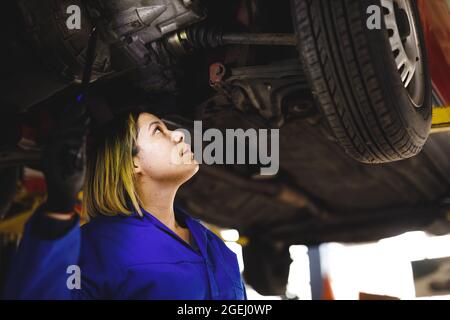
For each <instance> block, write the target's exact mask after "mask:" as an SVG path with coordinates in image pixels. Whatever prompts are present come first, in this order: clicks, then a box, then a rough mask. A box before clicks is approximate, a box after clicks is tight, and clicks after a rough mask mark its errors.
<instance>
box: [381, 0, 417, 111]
mask: <svg viewBox="0 0 450 320" xmlns="http://www.w3.org/2000/svg"><path fill="white" fill-rule="evenodd" d="M381 5H382V7H383V13H384V21H385V24H386V28H387V30H388V36H389V43H390V45H391V50H392V53H393V55H394V59H395V63H396V65H397V70H398V73H399V75H400V79H401V81H402V83H403V85H404V87H405V89H406V90H407V92H408V95H409V98H410V100H411V101H412V102H413V104H414V106H415V107H420V106H422V104H423V101H424V96H425V80H424V73H423V63H424V61H423V56H422V52H421V49H420V40H419V31H418V29H417V28H418V26H417V25H416V23H415V18H414V9H413V4H412V3H411V0H381Z"/></svg>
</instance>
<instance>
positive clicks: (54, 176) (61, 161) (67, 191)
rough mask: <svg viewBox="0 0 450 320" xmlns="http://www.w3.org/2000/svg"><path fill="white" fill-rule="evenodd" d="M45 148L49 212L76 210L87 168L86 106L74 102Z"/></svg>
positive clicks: (46, 207)
mask: <svg viewBox="0 0 450 320" xmlns="http://www.w3.org/2000/svg"><path fill="white" fill-rule="evenodd" d="M61 111H62V112H61V120H60V121H59V125H58V127H57V128H56V130H55V131H54V134H53V135H51V136H50V137H49V141H48V143H47V145H46V147H45V148H44V152H43V157H42V161H43V163H42V165H43V171H44V175H45V180H46V182H47V195H48V196H47V202H46V205H45V210H46V211H47V212H61V213H64V212H73V208H74V205H75V203H76V199H77V194H78V192H79V191H80V190H81V187H82V185H83V182H84V174H85V171H86V136H87V128H88V125H89V121H90V119H89V117H88V113H87V110H86V107H85V106H84V105H81V104H70V105H68V106H67V107H65V108H63V109H62V110H61Z"/></svg>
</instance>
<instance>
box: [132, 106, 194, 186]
mask: <svg viewBox="0 0 450 320" xmlns="http://www.w3.org/2000/svg"><path fill="white" fill-rule="evenodd" d="M137 125H138V136H137V143H136V144H137V148H138V154H137V155H136V156H135V157H134V158H133V162H134V167H135V168H134V169H135V173H136V174H137V175H138V177H141V178H142V177H145V178H148V179H152V180H154V181H157V182H163V183H167V182H168V183H177V184H181V183H184V182H186V181H187V180H189V179H190V178H191V177H192V176H193V175H194V174H195V173H196V172H197V171H198V168H199V164H198V162H197V161H196V160H195V159H194V154H193V153H192V151H191V148H190V146H189V145H188V144H186V143H185V142H184V134H183V133H182V132H180V131H171V130H169V129H167V127H166V125H165V124H164V123H163V122H162V121H161V119H159V118H158V117H156V116H154V115H152V114H150V113H141V114H140V115H139V118H138V123H137Z"/></svg>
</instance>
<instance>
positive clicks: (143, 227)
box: [5, 207, 247, 300]
mask: <svg viewBox="0 0 450 320" xmlns="http://www.w3.org/2000/svg"><path fill="white" fill-rule="evenodd" d="M143 213H144V217H139V216H138V215H137V213H136V212H133V214H132V215H131V216H123V215H120V216H119V215H118V216H113V217H107V216H99V217H97V218H94V219H92V220H91V221H90V222H89V223H87V224H85V225H84V226H83V227H81V228H80V227H79V226H78V223H77V224H76V225H75V226H74V227H73V228H72V229H71V230H70V231H69V232H68V233H66V234H65V235H64V236H63V237H61V238H58V239H56V240H43V239H40V238H39V237H37V236H36V235H34V234H33V233H32V232H30V224H31V223H32V220H33V218H31V220H30V221H29V222H28V223H27V225H26V227H25V231H24V237H23V239H22V241H21V244H20V246H19V249H18V252H17V254H16V256H15V257H14V259H13V263H12V266H11V269H10V273H9V275H8V279H7V284H6V288H5V289H6V290H5V298H7V299H8V298H9V299H224V300H225V299H227V300H228V299H229V300H235V299H237V300H241V299H247V295H246V291H245V287H244V285H243V281H242V278H241V275H240V272H239V266H238V262H237V257H236V254H235V253H234V252H232V251H231V250H230V249H229V248H228V247H227V246H226V245H225V243H224V242H223V241H222V240H221V239H220V238H219V237H217V236H216V235H215V234H214V233H212V232H211V231H210V230H208V229H207V228H205V227H204V226H203V225H202V224H200V222H199V221H198V220H197V219H194V218H192V217H191V216H190V215H189V214H188V213H187V212H185V211H184V210H183V209H181V208H178V207H175V216H176V219H177V221H178V222H179V223H181V224H182V225H185V226H186V227H188V228H189V230H190V232H191V235H192V237H193V239H194V241H195V244H196V246H190V245H189V244H188V243H186V242H185V241H184V240H183V239H181V238H180V237H179V236H178V235H177V234H176V233H174V232H173V231H172V230H170V229H169V228H168V227H166V226H165V225H164V224H163V223H162V222H160V221H159V220H158V219H157V218H156V217H154V216H153V215H152V214H151V213H149V212H147V211H145V210H143ZM73 265H76V266H79V270H80V273H81V288H80V289H76V288H74V289H69V287H70V288H73V284H74V282H73V275H75V274H76V271H74V270H75V269H74V267H70V266H73ZM68 268H69V269H68ZM75 268H76V267H75ZM70 277H72V278H70ZM69 278H70V279H69ZM68 279H69V281H68ZM68 282H69V286H68V285H67V284H68ZM70 283H71V284H72V286H71V285H70Z"/></svg>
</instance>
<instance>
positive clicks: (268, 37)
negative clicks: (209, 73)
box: [164, 25, 297, 56]
mask: <svg viewBox="0 0 450 320" xmlns="http://www.w3.org/2000/svg"><path fill="white" fill-rule="evenodd" d="M229 44H237V45H272V46H273V45H281V46H295V45H296V44H297V39H296V37H295V34H286V33H225V32H223V30H222V29H221V28H218V27H208V26H205V25H195V26H191V27H189V28H186V29H183V30H178V31H176V32H174V33H172V34H170V35H169V36H168V37H166V38H165V40H164V45H165V47H166V48H167V50H168V51H169V52H170V53H172V54H173V55H175V56H182V55H185V54H189V53H191V52H192V51H194V50H195V49H203V48H215V47H218V46H223V45H229Z"/></svg>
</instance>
